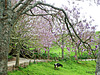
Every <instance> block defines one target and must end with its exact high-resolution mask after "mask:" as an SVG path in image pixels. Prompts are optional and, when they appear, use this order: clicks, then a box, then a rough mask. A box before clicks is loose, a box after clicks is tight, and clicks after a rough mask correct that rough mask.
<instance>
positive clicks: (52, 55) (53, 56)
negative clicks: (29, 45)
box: [50, 53, 59, 59]
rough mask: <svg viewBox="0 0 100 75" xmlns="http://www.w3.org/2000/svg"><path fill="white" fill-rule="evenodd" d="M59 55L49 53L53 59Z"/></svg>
mask: <svg viewBox="0 0 100 75" xmlns="http://www.w3.org/2000/svg"><path fill="white" fill-rule="evenodd" d="M58 57H59V56H58V55H57V54H56V53H50V58H51V59H55V58H58Z"/></svg>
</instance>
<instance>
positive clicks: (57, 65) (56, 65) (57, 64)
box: [54, 63, 63, 68]
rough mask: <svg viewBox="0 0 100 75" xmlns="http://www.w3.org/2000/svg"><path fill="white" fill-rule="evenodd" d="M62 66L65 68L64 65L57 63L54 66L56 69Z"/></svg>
mask: <svg viewBox="0 0 100 75" xmlns="http://www.w3.org/2000/svg"><path fill="white" fill-rule="evenodd" d="M60 66H61V67H63V65H62V64H60V63H55V64H54V68H57V67H60Z"/></svg>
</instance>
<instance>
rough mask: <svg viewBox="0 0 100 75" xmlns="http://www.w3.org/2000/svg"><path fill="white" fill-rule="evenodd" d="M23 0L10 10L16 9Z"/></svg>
mask: <svg viewBox="0 0 100 75" xmlns="http://www.w3.org/2000/svg"><path fill="white" fill-rule="evenodd" d="M23 1H24V0H20V1H19V2H18V3H17V4H16V5H15V6H13V7H12V10H14V9H16V8H17V7H18V6H19V5H20V4H22V2H23Z"/></svg>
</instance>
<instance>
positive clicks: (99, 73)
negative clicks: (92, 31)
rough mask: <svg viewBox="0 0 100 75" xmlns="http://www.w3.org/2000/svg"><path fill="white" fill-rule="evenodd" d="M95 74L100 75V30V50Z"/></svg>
mask: <svg viewBox="0 0 100 75" xmlns="http://www.w3.org/2000/svg"><path fill="white" fill-rule="evenodd" d="M95 75H100V32H99V52H98V56H97V62H96V72H95Z"/></svg>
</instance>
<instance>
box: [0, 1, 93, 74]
mask: <svg viewBox="0 0 100 75" xmlns="http://www.w3.org/2000/svg"><path fill="white" fill-rule="evenodd" d="M32 1H33V0H19V1H18V2H17V3H16V4H15V5H14V6H13V7H11V0H0V6H1V7H0V75H7V60H8V58H7V57H8V50H9V39H10V31H11V28H12V25H14V24H16V22H17V20H18V19H19V18H20V17H21V16H22V15H23V14H26V15H29V16H46V15H50V16H52V17H55V16H56V15H57V14H58V12H59V11H61V12H62V13H63V15H64V18H63V20H64V21H63V22H64V23H65V25H66V27H67V29H68V33H69V35H70V37H71V39H72V41H74V38H73V36H72V33H71V30H70V27H71V28H72V30H73V32H74V34H75V36H76V37H77V38H78V39H79V40H80V42H81V43H82V44H83V45H84V47H86V48H87V49H90V50H93V49H91V45H90V44H88V43H87V41H86V40H85V41H83V40H82V39H81V38H80V37H79V36H78V35H77V33H76V31H75V29H74V27H73V25H72V24H71V22H70V21H69V18H68V15H67V14H66V12H65V11H64V9H62V8H57V7H54V6H53V5H50V4H46V3H43V2H40V1H36V2H32ZM33 8H38V9H40V10H43V11H44V12H43V13H42V12H41V13H38V12H33V11H32V9H33ZM47 8H52V9H53V10H50V9H49V10H48V9H47ZM51 11H52V12H51Z"/></svg>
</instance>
